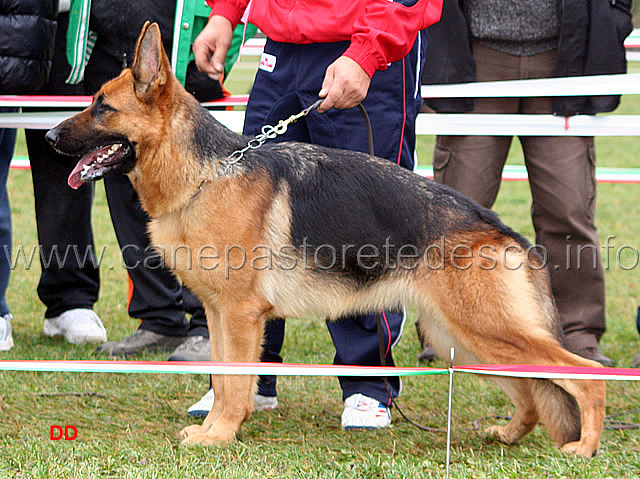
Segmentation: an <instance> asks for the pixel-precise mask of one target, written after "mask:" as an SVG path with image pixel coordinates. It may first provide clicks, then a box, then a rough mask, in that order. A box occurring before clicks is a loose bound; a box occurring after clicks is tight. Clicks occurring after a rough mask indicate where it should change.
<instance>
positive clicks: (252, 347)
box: [183, 301, 270, 444]
mask: <svg viewBox="0 0 640 479" xmlns="http://www.w3.org/2000/svg"><path fill="white" fill-rule="evenodd" d="M269 308H270V305H269ZM269 308H267V307H265V304H264V303H263V302H259V301H244V302H242V303H236V304H235V305H234V306H233V308H222V311H221V314H220V315H219V317H218V320H219V322H218V325H219V328H215V327H214V328H210V332H211V334H212V335H213V334H215V335H218V337H216V339H215V341H212V359H214V358H218V357H219V355H220V349H221V350H222V354H221V356H222V359H223V360H224V361H225V362H234V363H235V362H257V361H259V359H260V351H261V346H262V337H263V333H264V322H265V317H266V311H267V310H268V309H269ZM213 337H214V336H212V338H213ZM214 349H215V350H216V351H215V352H213V350H214ZM213 385H214V392H215V397H216V399H215V402H214V407H213V409H212V410H211V411H210V412H209V415H208V416H207V418H206V419H205V421H204V423H203V425H202V426H199V427H195V428H194V427H190V428H186V429H185V430H183V437H184V440H183V444H189V443H198V444H215V443H218V442H221V441H230V440H232V439H234V437H235V435H236V433H237V432H238V430H239V429H240V426H241V425H242V424H243V423H244V422H245V421H246V420H247V419H249V417H250V416H251V411H252V410H253V396H254V394H255V386H256V376H228V375H225V376H214V384H213Z"/></svg>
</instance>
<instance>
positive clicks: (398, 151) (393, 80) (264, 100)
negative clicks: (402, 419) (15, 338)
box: [244, 32, 427, 405]
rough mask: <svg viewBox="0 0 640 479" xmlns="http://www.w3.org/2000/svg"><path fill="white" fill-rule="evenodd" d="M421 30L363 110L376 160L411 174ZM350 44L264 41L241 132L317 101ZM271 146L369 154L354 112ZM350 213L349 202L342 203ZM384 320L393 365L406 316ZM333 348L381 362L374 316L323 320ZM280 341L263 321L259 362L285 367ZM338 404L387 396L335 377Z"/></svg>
mask: <svg viewBox="0 0 640 479" xmlns="http://www.w3.org/2000/svg"><path fill="white" fill-rule="evenodd" d="M426 45H427V42H426V32H423V33H422V34H421V35H419V37H418V39H417V40H416V45H414V47H413V49H412V51H411V52H410V53H409V55H407V57H406V58H405V59H404V60H400V61H398V62H395V63H393V64H391V65H390V66H389V67H388V69H387V70H386V71H384V72H377V73H376V74H375V75H374V77H373V79H372V82H371V87H370V89H369V93H368V95H367V97H366V99H365V100H364V101H363V103H362V104H363V106H364V107H365V108H366V110H367V112H368V114H369V117H370V120H371V125H372V130H373V139H374V149H375V154H376V156H379V157H382V158H387V159H389V160H390V161H393V162H396V163H399V164H400V165H401V166H403V167H405V168H408V169H413V167H414V151H415V138H416V137H415V119H416V115H417V114H418V112H419V111H420V106H421V103H422V100H421V97H420V74H421V70H422V63H423V59H424V53H425V51H426ZM347 46H348V43H346V42H339V43H323V44H311V45H295V44H289V43H279V42H273V41H271V40H268V41H267V44H266V46H265V53H266V54H268V55H272V57H269V59H270V60H271V61H270V62H269V63H270V64H271V65H273V69H272V71H269V70H271V68H269V70H264V69H259V70H258V73H257V75H256V79H255V83H254V86H253V89H252V90H251V95H250V98H249V104H248V105H247V112H246V118H245V127H244V134H246V135H256V134H258V133H259V132H260V129H261V127H262V126H263V125H265V124H268V125H275V124H277V122H278V121H279V120H281V119H284V118H287V117H289V116H290V115H292V114H294V113H298V112H299V111H300V110H302V109H303V108H305V107H307V106H309V105H310V104H312V103H313V102H314V101H316V100H317V99H318V92H319V91H320V88H321V85H322V80H323V78H324V74H325V71H326V69H327V67H328V66H329V65H330V64H331V63H332V62H333V61H334V60H336V59H337V58H338V57H339V56H340V55H341V54H342V53H343V52H344V51H345V50H346V48H347ZM271 141H302V142H308V143H314V144H318V145H322V146H327V147H332V148H342V149H348V150H357V151H362V152H367V151H368V143H367V130H366V126H365V122H364V119H363V117H362V115H361V113H360V111H359V110H358V109H357V108H353V109H350V110H335V109H332V110H330V111H328V112H326V113H323V114H319V113H318V112H317V111H314V112H312V113H311V114H310V115H309V116H308V117H306V118H304V119H302V120H301V121H299V122H298V123H295V124H294V125H292V126H290V127H289V129H288V131H287V132H286V134H284V135H282V136H280V137H278V138H277V139H275V140H271ZM345 207H347V208H348V205H345ZM380 313H381V315H382V318H383V330H384V331H383V332H384V347H383V349H384V351H385V353H384V354H385V362H386V364H387V365H389V366H392V365H394V361H393V356H392V348H393V346H394V345H395V343H396V342H397V341H398V340H399V338H400V335H401V334H402V329H403V327H404V322H405V314H404V312H391V311H384V312H382V311H381V312H380ZM327 325H328V328H329V332H330V333H331V337H332V339H333V342H334V345H335V347H336V355H335V359H334V363H335V364H343V365H360V366H365V365H366V366H372V365H380V361H381V358H380V353H379V343H378V333H377V323H376V318H375V314H369V315H364V316H352V317H346V318H342V319H340V320H338V321H335V322H328V323H327ZM283 341H284V319H277V320H272V321H270V322H269V323H268V324H267V328H266V334H265V343H264V351H263V355H262V360H263V361H268V362H282V358H281V356H280V350H281V348H282V344H283ZM339 380H340V385H341V387H342V390H343V399H346V398H347V397H349V396H350V395H352V394H356V393H361V394H365V395H366V396H369V397H372V398H375V399H377V400H378V401H380V402H382V403H383V404H388V405H389V404H390V403H391V396H390V394H389V392H388V390H387V388H386V386H385V385H384V382H383V380H382V379H380V378H353V377H350V378H347V377H340V378H339ZM389 383H390V386H391V390H392V392H391V393H392V395H393V396H394V397H395V396H397V395H398V393H399V391H400V381H399V379H398V378H390V380H389ZM258 391H259V393H260V394H262V395H265V396H275V395H276V378H275V377H274V376H262V377H261V378H260V381H259V386H258Z"/></svg>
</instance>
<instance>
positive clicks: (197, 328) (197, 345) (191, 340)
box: [168, 284, 211, 361]
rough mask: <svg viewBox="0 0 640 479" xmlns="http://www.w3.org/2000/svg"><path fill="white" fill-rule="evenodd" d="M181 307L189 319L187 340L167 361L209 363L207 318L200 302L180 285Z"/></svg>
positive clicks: (209, 344) (209, 347)
mask: <svg viewBox="0 0 640 479" xmlns="http://www.w3.org/2000/svg"><path fill="white" fill-rule="evenodd" d="M182 305H183V307H184V310H185V312H186V313H187V314H189V315H190V316H191V318H190V319H189V330H188V332H187V339H186V340H185V342H184V343H182V344H181V345H180V346H178V347H177V348H176V349H175V351H173V352H172V353H171V355H170V356H169V358H168V360H169V361H210V360H211V342H210V341H209V328H208V327H207V317H206V315H205V312H204V308H203V307H202V303H201V302H200V300H199V299H198V298H197V297H196V296H195V295H194V294H193V293H192V292H191V290H190V289H189V288H187V287H186V286H185V285H184V284H183V285H182Z"/></svg>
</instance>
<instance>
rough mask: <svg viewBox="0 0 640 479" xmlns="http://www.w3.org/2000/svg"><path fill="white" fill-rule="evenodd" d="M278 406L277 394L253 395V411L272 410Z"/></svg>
mask: <svg viewBox="0 0 640 479" xmlns="http://www.w3.org/2000/svg"><path fill="white" fill-rule="evenodd" d="M277 407H278V398H277V396H263V395H262V394H256V395H255V396H254V397H253V412H258V411H271V410H272V409H276V408H277Z"/></svg>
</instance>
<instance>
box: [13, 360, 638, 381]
mask: <svg viewBox="0 0 640 479" xmlns="http://www.w3.org/2000/svg"><path fill="white" fill-rule="evenodd" d="M0 371H41V372H85V373H160V374H229V375H242V376H245V375H265V374H267V375H276V376H363V377H384V376H428V375H438V374H448V373H449V370H448V369H441V368H413V367H412V368H403V367H382V366H339V365H334V364H295V363H216V362H209V361H110V360H39V359H30V360H0ZM451 371H452V372H455V373H469V374H482V375H490V376H505V377H517V378H546V379H600V380H608V381H639V380H640V369H625V368H588V367H571V366H542V365H531V364H474V365H468V366H454V367H453V368H452V369H451Z"/></svg>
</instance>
